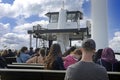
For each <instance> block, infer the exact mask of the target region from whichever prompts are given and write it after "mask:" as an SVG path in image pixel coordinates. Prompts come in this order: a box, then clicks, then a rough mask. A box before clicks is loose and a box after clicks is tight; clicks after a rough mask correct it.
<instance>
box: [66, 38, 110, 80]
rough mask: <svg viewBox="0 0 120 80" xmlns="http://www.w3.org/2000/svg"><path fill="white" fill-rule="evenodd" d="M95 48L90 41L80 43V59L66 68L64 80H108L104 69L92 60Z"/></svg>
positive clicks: (93, 43) (92, 41)
mask: <svg viewBox="0 0 120 80" xmlns="http://www.w3.org/2000/svg"><path fill="white" fill-rule="evenodd" d="M95 48H96V44H95V42H94V40H92V39H85V40H84V41H83V42H82V59H81V60H80V61H79V62H77V63H75V64H73V65H71V66H69V67H68V69H67V71H66V75H65V79H64V80H109V79H108V75H107V72H106V69H105V68H104V67H102V66H100V65H98V64H95V63H94V62H93V60H92V56H93V54H94V53H95Z"/></svg>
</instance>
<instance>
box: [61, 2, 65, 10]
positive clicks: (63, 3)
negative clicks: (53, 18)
mask: <svg viewBox="0 0 120 80" xmlns="http://www.w3.org/2000/svg"><path fill="white" fill-rule="evenodd" d="M64 5H65V1H64V0H63V2H62V8H63V9H64Z"/></svg>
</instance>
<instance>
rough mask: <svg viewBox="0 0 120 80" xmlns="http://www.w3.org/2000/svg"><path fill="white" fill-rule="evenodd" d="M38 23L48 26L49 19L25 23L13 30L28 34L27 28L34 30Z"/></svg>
mask: <svg viewBox="0 0 120 80" xmlns="http://www.w3.org/2000/svg"><path fill="white" fill-rule="evenodd" d="M37 24H40V25H41V26H42V27H46V25H47V24H48V21H45V20H41V21H35V22H32V23H24V24H22V25H19V26H16V27H14V29H13V32H16V33H22V34H23V33H24V34H26V33H27V30H32V28H33V26H34V25H37Z"/></svg>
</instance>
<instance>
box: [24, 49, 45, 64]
mask: <svg viewBox="0 0 120 80" xmlns="http://www.w3.org/2000/svg"><path fill="white" fill-rule="evenodd" d="M35 54H36V55H35V56H34V57H32V58H30V59H29V60H27V62H26V63H37V64H41V65H44V59H45V49H44V48H41V49H40V48H37V49H36V50H35Z"/></svg>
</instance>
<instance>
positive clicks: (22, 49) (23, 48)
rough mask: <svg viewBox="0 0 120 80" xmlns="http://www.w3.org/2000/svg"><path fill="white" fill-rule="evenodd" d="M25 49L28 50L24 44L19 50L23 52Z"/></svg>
mask: <svg viewBox="0 0 120 80" xmlns="http://www.w3.org/2000/svg"><path fill="white" fill-rule="evenodd" d="M26 50H28V48H27V47H25V46H24V47H22V48H21V50H20V52H23V53H24V52H25V51H26Z"/></svg>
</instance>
